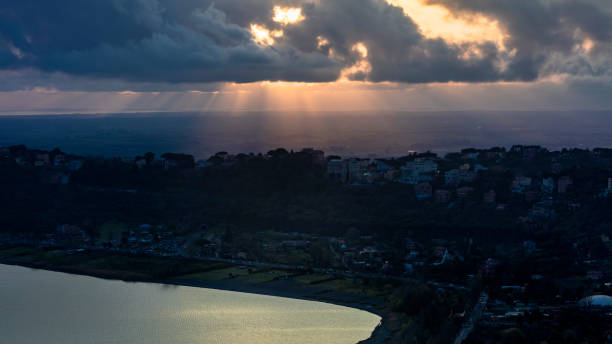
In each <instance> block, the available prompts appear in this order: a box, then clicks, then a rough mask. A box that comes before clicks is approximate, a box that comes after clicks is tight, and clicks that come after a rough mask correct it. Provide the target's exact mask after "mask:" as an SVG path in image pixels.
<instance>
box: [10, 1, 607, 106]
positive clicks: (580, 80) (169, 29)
mask: <svg viewBox="0 0 612 344" xmlns="http://www.w3.org/2000/svg"><path fill="white" fill-rule="evenodd" d="M611 94H612V2H611V1H610V0H580V1H576V0H496V1H491V0H252V1H245V0H215V1H212V0H197V1H196V0H181V1H176V0H90V1H82V0H63V1H48V0H4V1H2V3H0V113H1V114H7V113H38V112H40V113H45V112H122V111H183V110H188V111H221V110H222V111H273V110H278V111H285V110H292V111H294V110H302V111H336V110H342V111H347V110H348V111H378V110H390V111H398V110H406V111H417V110H434V111H436V110H602V109H608V110H609V109H612V97H610V95H611Z"/></svg>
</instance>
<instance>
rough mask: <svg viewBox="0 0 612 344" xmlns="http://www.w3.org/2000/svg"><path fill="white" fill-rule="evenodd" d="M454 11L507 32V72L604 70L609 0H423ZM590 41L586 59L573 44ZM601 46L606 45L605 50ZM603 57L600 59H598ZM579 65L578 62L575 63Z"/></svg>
mask: <svg viewBox="0 0 612 344" xmlns="http://www.w3.org/2000/svg"><path fill="white" fill-rule="evenodd" d="M427 2H428V3H429V4H437V5H442V6H444V7H446V8H448V9H449V10H451V11H452V12H453V13H455V14H457V15H470V14H484V15H487V16H489V17H490V18H493V19H495V20H497V21H498V22H499V23H500V25H501V26H502V28H504V29H505V31H506V32H507V33H508V39H507V42H506V45H507V46H508V48H510V49H516V50H515V56H513V58H512V59H511V60H510V61H509V66H508V73H510V74H513V75H516V76H522V77H523V78H525V79H534V78H536V77H538V76H541V75H542V72H543V71H542V68H544V67H545V69H546V71H547V72H549V73H555V72H559V73H569V74H584V73H586V74H592V75H596V74H598V73H602V72H604V71H603V70H602V68H603V69H607V68H608V67H609V66H608V64H607V63H606V61H609V60H610V58H611V57H612V56H611V55H610V49H609V47H610V45H611V44H612V2H611V1H610V0H580V1H575V0H496V1H489V0H427ZM585 39H590V40H591V41H593V42H594V43H595V44H597V46H598V47H599V48H598V49H594V50H593V51H592V52H590V53H589V54H586V55H587V56H586V58H580V57H578V56H577V54H576V48H577V46H579V45H581V44H582V43H583V42H584V40H585ZM606 47H607V48H606ZM602 60H605V61H602ZM580 65H581V66H580Z"/></svg>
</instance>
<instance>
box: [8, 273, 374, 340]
mask: <svg viewBox="0 0 612 344" xmlns="http://www.w3.org/2000/svg"><path fill="white" fill-rule="evenodd" d="M379 321H380V318H379V317H378V316H376V315H374V314H371V313H368V312H364V311H361V310H357V309H352V308H347V307H342V306H336V305H331V304H326V303H320V302H312V301H304V300H295V299H287V298H281V297H273V296H264V295H255V294H246V293H237V292H229V291H221V290H213V289H204V288H192V287H183V286H169V285H160V284H152V283H128V282H122V281H110V280H103V279H99V278H93V277H87V276H77V275H70V274H64V273H58V272H51V271H44V270H32V269H28V268H23V267H16V266H8V265H0V334H1V335H0V336H1V337H0V338H1V339H0V342H2V343H11V344H30V343H32V344H34V343H35V344H40V343H46V344H53V343H58V344H60V343H61V344H77V343H78V344H82V343H89V344H96V343H100V344H102V343H104V344H106V343H122V344H123V343H131V344H138V343H143V344H156V343H159V344H162V343H163V344H167V343H173V344H181V343H185V344H187V343H189V344H191V343H202V344H208V343H210V344H213V343H214V344H226V343H227V344H234V343H241V344H242V343H249V344H276V343H278V344H280V343H283V344H287V343H295V344H300V343H304V344H306V343H326V344H354V343H357V342H358V341H360V340H363V339H366V338H368V337H369V335H370V333H371V332H372V331H373V329H374V328H375V327H376V325H377V324H378V323H379Z"/></svg>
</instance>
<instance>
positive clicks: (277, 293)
mask: <svg viewBox="0 0 612 344" xmlns="http://www.w3.org/2000/svg"><path fill="white" fill-rule="evenodd" d="M12 258H13V259H11V257H6V256H0V264H4V265H12V266H20V267H24V268H30V269H35V270H45V271H53V272H59V273H65V274H71V275H79V276H87V277H93V278H99V279H104V280H111V281H122V282H125V283H153V284H165V285H173V286H183V287H192V288H203V289H214V290H222V291H230V292H238V293H247V294H255V295H265V296H274V297H282V298H288V299H295V300H303V301H314V302H322V303H327V304H332V305H336V306H342V307H347V308H353V309H357V310H360V311H364V312H368V313H371V314H374V315H377V316H378V317H380V322H379V324H378V325H377V326H376V327H375V328H374V329H373V330H372V332H371V334H370V337H369V338H367V339H364V340H362V341H360V342H358V343H356V344H379V343H386V342H387V341H388V340H389V339H390V338H391V336H392V334H391V332H389V331H387V329H385V327H384V323H385V322H386V320H387V319H386V315H385V312H384V308H385V306H386V305H385V303H384V302H382V301H381V300H378V299H375V298H372V297H367V298H366V297H359V296H355V295H349V294H348V293H346V292H339V291H331V290H326V289H323V288H318V287H316V286H307V287H305V286H300V285H298V284H297V283H295V282H293V281H291V280H279V281H273V282H264V283H261V284H259V285H253V284H248V283H246V282H245V281H241V280H238V279H226V280H220V281H187V280H182V279H180V278H179V279H176V278H170V279H152V278H144V277H143V278H129V279H125V278H121V277H120V276H118V275H116V274H113V273H108V272H107V273H103V272H101V271H99V272H96V271H95V270H88V269H79V268H65V267H60V266H56V265H54V264H49V263H40V262H33V261H28V260H25V259H20V258H17V257H12Z"/></svg>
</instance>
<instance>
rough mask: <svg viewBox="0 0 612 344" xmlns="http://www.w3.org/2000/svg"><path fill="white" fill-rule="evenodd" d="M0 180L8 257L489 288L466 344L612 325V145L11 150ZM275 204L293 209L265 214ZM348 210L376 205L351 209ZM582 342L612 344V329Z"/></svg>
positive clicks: (469, 324)
mask: <svg viewBox="0 0 612 344" xmlns="http://www.w3.org/2000/svg"><path fill="white" fill-rule="evenodd" d="M0 170H2V171H3V173H2V175H3V180H2V187H3V190H5V191H6V192H3V204H5V206H4V207H5V210H7V211H5V212H3V215H2V217H1V218H0V221H1V224H2V230H1V231H0V246H2V247H20V246H26V247H36V248H41V249H45V250H51V251H54V252H55V251H57V252H63V253H65V254H78V253H81V252H87V251H91V252H112V253H118V254H124V255H133V256H151V257H159V258H164V259H192V260H200V261H212V262H223V263H228V264H232V265H235V266H237V267H239V268H240V269H245V270H246V269H249V270H250V269H269V270H270V271H277V272H275V273H277V274H279V273H278V271H282V272H281V273H280V274H279V275H278V276H285V277H286V278H291V276H295V272H296V271H297V272H299V271H305V272H308V273H317V274H321V275H326V276H329V278H331V279H353V280H356V279H358V278H359V279H362V280H388V281H395V282H396V283H403V282H414V281H422V282H424V283H426V284H428V285H430V286H433V287H434V288H440V289H454V290H459V291H468V290H475V291H476V295H478V296H479V297H477V298H476V299H474V301H473V303H472V304H471V306H470V307H465V309H463V310H461V311H459V310H457V311H456V312H455V311H453V312H452V318H453V319H456V321H457V323H458V324H461V326H462V327H461V329H462V331H461V333H462V334H461V336H462V338H461V340H462V341H464V342H466V343H484V342H486V341H484V338H491V336H492V335H493V336H495V335H500V333H502V334H503V333H506V332H507V331H509V330H512V331H514V332H512V333H509V332H508V333H506V335H508V336H512V335H515V336H519V337H521V336H533V338H540V339H542V340H543V341H544V340H551V339H550V338H548V337H547V336H548V335H547V333H552V332H546V331H552V329H559V331H561V330H560V329H562V328H563V326H564V324H566V323H567V322H568V321H576V318H575V317H578V316H580V317H582V316H584V317H588V320H584V319H583V320H584V321H601V322H603V323H606V322H608V323H609V321H611V320H612V308H611V306H612V303H611V298H610V295H612V261H611V260H610V252H611V250H612V242H611V241H610V236H611V235H612V215H611V214H610V209H612V149H603V148H602V149H593V150H586V149H572V150H562V151H549V150H547V149H546V148H543V147H539V146H513V147H511V148H510V149H506V148H500V147H496V148H491V149H464V150H462V151H461V152H456V153H449V154H446V155H444V156H443V157H441V156H438V155H437V154H435V153H431V152H426V153H411V154H409V155H406V156H404V157H400V158H378V159H363V158H356V157H355V158H342V157H339V156H326V155H325V153H324V152H323V151H320V150H315V149H303V150H301V151H298V152H293V151H287V150H285V149H277V150H273V151H270V152H268V153H267V154H236V155H232V154H229V153H226V152H220V153H217V154H215V155H214V156H212V157H210V158H208V159H206V160H199V161H198V160H196V159H195V158H194V157H193V156H191V155H186V154H178V153H166V154H163V155H161V156H160V157H156V156H155V154H153V153H147V154H144V155H143V156H138V157H130V158H112V159H109V158H96V157H80V156H74V155H71V154H67V153H64V152H62V151H61V150H59V149H55V150H52V151H43V150H36V149H29V148H26V147H25V146H11V147H0ZM304 190H307V191H304ZM313 190H314V191H313ZM192 192H197V193H199V195H197V196H194V195H193V194H192ZM302 193H303V194H304V195H306V196H302ZM267 194H272V195H275V196H274V197H276V198H277V199H278V201H277V202H275V203H269V204H262V203H260V202H261V198H260V195H267ZM41 195H42V196H41ZM322 195H325V196H322ZM31 197H39V198H40V199H42V201H40V202H42V203H40V204H34V203H29V202H30V201H31ZM198 197H202V198H201V199H200V198H198ZM298 198H302V199H301V200H299V201H298V200H296V199H298ZM147 202H150V203H151V204H150V205H148V203H147ZM155 202H157V203H159V204H160V205H157V204H153V203H155ZM113 203H116V204H117V206H116V207H115V206H114V204H113ZM136 203H138V204H140V203H147V205H146V208H144V209H142V210H139V209H136V210H134V211H133V212H130V213H129V214H128V213H127V212H125V210H124V209H123V208H122V207H124V206H121V205H120V204H136ZM347 203H352V204H363V207H362V208H358V211H359V213H350V212H348V210H347V211H345V210H341V207H342V204H347ZM169 204H172V205H169ZM219 205H223V206H219ZM143 207H144V206H143ZM157 207H160V208H157ZM168 207H170V208H172V210H171V211H170V210H168V213H164V211H166V210H167V209H166V208H168ZM173 207H179V208H177V210H176V212H175V209H174V208H173ZM223 207H227V209H228V212H225V211H224V209H222V208H223ZM156 209H157V210H156ZM339 209H340V210H339ZM200 211H201V212H202V214H199V213H198V214H197V215H193V214H195V213H197V212H200ZM351 211H352V210H351ZM321 214H327V215H325V216H323V215H321ZM298 275H299V274H298ZM229 277H232V276H229ZM585 307H588V308H589V309H590V310H591V311H592V312H595V313H593V314H597V316H594V315H592V314H591V313H588V314H586V313H583V310H584V308H585ZM577 310H580V311H577ZM577 314H578V315H577ZM585 314H586V315H585ZM580 319H582V318H580ZM594 319H595V320H594ZM534 324H537V326H535V325H534ZM604 328H606V327H605V326H604ZM542 329H548V330H542ZM504 331H506V332H504ZM517 331H518V332H517ZM573 331H594V332H593V333H589V334H588V336H591V337H592V338H599V339H602V338H603V340H604V341H601V342H602V343H603V342H608V343H610V342H612V332H611V331H610V329H609V327H608V328H607V329H605V330H601V329H598V330H594V329H592V328H590V329H583V328H582V327H580V328H576V329H574V330H573ZM598 331H599V332H598ZM561 332H563V331H561ZM565 335H567V336H571V335H572V334H571V333H569V334H568V333H566V334H565ZM573 335H576V336H577V335H580V336H582V335H584V334H583V333H574V334H573ZM553 342H554V338H553Z"/></svg>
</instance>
